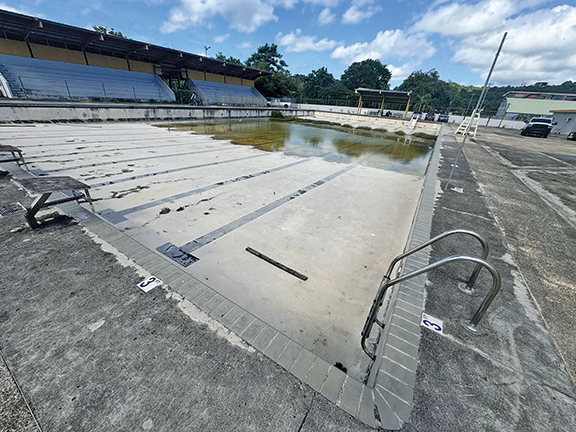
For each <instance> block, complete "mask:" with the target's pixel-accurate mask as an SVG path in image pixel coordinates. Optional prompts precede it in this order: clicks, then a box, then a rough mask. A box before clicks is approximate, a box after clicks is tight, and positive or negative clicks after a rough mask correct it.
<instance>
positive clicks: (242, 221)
mask: <svg viewBox="0 0 576 432" xmlns="http://www.w3.org/2000/svg"><path fill="white" fill-rule="evenodd" d="M355 167H356V165H355V164H354V165H349V166H347V167H345V168H343V169H341V170H340V171H337V172H335V173H333V174H330V175H329V176H327V177H324V178H323V179H321V180H318V181H316V182H314V183H312V184H310V185H308V186H306V187H304V188H302V189H298V190H297V191H296V192H292V193H291V194H288V195H286V196H284V197H282V198H279V199H277V200H276V201H274V202H271V203H270V204H268V205H265V206H264V207H261V208H259V209H258V210H255V211H253V212H251V213H248V214H247V215H244V216H242V217H240V218H238V219H236V220H234V221H232V222H230V223H228V224H226V225H224V226H222V227H220V228H218V229H216V230H214V231H212V232H210V233H208V234H205V235H203V236H201V237H198V238H197V239H195V240H192V241H191V242H188V243H186V244H184V245H182V246H180V247H178V246H175V245H174V244H172V243H165V244H163V245H162V246H159V247H157V248H156V250H158V251H159V252H161V253H163V254H165V255H167V256H168V257H170V258H172V256H173V255H174V254H175V253H180V254H185V255H187V256H191V253H192V252H194V251H196V250H198V249H200V248H201V247H203V246H206V245H207V244H209V243H212V242H213V241H214V240H217V239H219V238H220V237H222V236H224V235H226V234H228V233H230V232H232V231H234V230H235V229H237V228H240V227H242V226H244V225H246V224H247V223H249V222H252V221H253V220H255V219H257V218H259V217H260V216H264V215H265V214H267V213H269V212H271V211H272V210H275V209H277V208H278V207H280V206H281V205H283V204H286V203H288V202H290V201H292V200H293V199H295V198H298V197H299V196H301V195H304V194H305V193H307V192H309V191H311V190H312V189H315V188H317V187H318V186H322V185H323V184H324V183H327V182H329V181H330V180H333V179H335V178H336V177H339V176H341V175H342V174H344V173H346V172H348V171H350V170H351V169H352V168H355ZM188 265H189V264H188Z"/></svg>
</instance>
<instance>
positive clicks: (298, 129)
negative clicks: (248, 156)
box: [165, 121, 434, 175]
mask: <svg viewBox="0 0 576 432" xmlns="http://www.w3.org/2000/svg"><path fill="white" fill-rule="evenodd" d="M165 126H166V127H170V128H171V129H174V130H190V131H193V133H199V134H206V135H211V136H212V138H213V139H217V140H229V141H231V142H232V144H236V145H246V146H252V147H254V148H256V149H259V150H262V151H268V152H283V153H284V154H286V155H289V156H299V157H321V158H323V159H325V160H327V161H330V162H340V163H358V164H362V165H365V166H369V167H373V168H379V169H386V170H393V171H397V172H404V173H411V174H417V175H423V174H424V171H425V170H426V165H427V163H428V159H429V157H430V154H431V152H432V147H433V145H434V142H433V141H429V140H423V139H413V138H410V137H405V136H403V137H400V136H398V137H395V136H389V135H386V136H375V135H378V134H373V133H371V132H370V131H364V130H361V131H358V130H356V131H352V130H351V131H350V132H345V131H342V130H341V128H340V129H339V130H336V129H330V128H320V127H314V126H308V125H303V124H299V123H289V122H274V121H240V122H238V121H236V122H217V123H196V124H177V125H165ZM380 135H381V134H380Z"/></svg>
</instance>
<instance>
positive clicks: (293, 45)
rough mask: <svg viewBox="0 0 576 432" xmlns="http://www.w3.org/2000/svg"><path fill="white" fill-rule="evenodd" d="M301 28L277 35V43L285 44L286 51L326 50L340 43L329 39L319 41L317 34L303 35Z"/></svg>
mask: <svg viewBox="0 0 576 432" xmlns="http://www.w3.org/2000/svg"><path fill="white" fill-rule="evenodd" d="M301 33H302V32H301V30H300V29H297V30H296V31H295V32H291V33H288V34H286V35H283V34H282V33H278V34H277V35H276V43H277V44H278V45H279V46H285V47H286V52H306V51H326V50H329V49H332V48H334V47H335V46H336V45H338V42H336V41H333V40H328V39H322V40H319V41H317V40H316V39H317V38H318V37H317V36H304V35H301Z"/></svg>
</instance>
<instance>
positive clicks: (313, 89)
mask: <svg viewBox="0 0 576 432" xmlns="http://www.w3.org/2000/svg"><path fill="white" fill-rule="evenodd" d="M334 81H336V80H335V79H334V75H332V74H331V73H330V72H328V69H326V68H325V67H321V68H320V69H318V70H315V71H312V72H310V73H309V74H308V76H307V77H306V83H305V85H304V94H305V95H306V97H309V98H321V97H324V96H325V92H326V89H327V88H328V87H329V86H330V85H332V84H333V83H334Z"/></svg>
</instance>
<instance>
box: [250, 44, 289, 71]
mask: <svg viewBox="0 0 576 432" xmlns="http://www.w3.org/2000/svg"><path fill="white" fill-rule="evenodd" d="M245 64H246V66H248V67H252V68H255V69H261V70H265V71H268V72H274V73H277V72H284V73H288V74H290V72H289V71H288V65H287V64H286V62H285V61H284V60H282V54H280V53H279V52H278V46H277V45H276V44H270V45H268V44H266V45H262V46H261V47H258V50H257V51H256V52H255V53H253V54H252V55H251V56H250V57H248V59H247V60H246V62H245Z"/></svg>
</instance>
